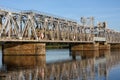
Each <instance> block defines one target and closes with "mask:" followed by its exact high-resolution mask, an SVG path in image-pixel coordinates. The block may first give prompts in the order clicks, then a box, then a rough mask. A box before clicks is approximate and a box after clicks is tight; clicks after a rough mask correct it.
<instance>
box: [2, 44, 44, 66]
mask: <svg viewBox="0 0 120 80" xmlns="http://www.w3.org/2000/svg"><path fill="white" fill-rule="evenodd" d="M2 52H3V64H5V65H7V66H9V67H11V66H16V67H19V66H24V67H27V66H29V67H30V66H35V65H44V63H45V62H46V56H45V55H46V54H45V53H46V50H45V43H16V42H15V43H4V44H3V46H2Z"/></svg>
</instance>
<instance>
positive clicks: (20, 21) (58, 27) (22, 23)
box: [0, 9, 120, 43]
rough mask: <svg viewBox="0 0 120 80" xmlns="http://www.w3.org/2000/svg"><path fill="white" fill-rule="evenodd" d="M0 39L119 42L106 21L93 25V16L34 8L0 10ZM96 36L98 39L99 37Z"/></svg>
mask: <svg viewBox="0 0 120 80" xmlns="http://www.w3.org/2000/svg"><path fill="white" fill-rule="evenodd" d="M0 28H1V29H0V40H3V41H4V40H7V39H9V40H11V41H12V40H23V41H24V40H28V41H29V40H35V41H36V40H38V41H40V40H42V41H44V40H45V41H58V42H59V41H60V42H61V41H78V42H79V41H81V42H84V41H94V40H93V38H94V37H102V38H105V40H106V41H108V42H111V43H114V42H120V41H119V40H120V32H116V31H113V30H111V29H107V23H106V22H99V23H98V25H97V26H94V18H93V17H89V18H84V17H82V18H81V24H79V23H77V22H76V21H74V20H70V19H66V18H61V17H56V16H53V15H49V14H45V13H41V12H37V11H31V10H30V11H19V12H15V11H10V10H4V9H0ZM98 39H99V38H98Z"/></svg>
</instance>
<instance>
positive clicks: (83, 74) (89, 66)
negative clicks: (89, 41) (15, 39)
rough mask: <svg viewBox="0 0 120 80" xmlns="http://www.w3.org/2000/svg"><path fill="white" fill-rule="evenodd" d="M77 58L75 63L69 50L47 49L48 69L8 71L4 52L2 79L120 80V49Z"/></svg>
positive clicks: (34, 68)
mask: <svg viewBox="0 0 120 80" xmlns="http://www.w3.org/2000/svg"><path fill="white" fill-rule="evenodd" d="M82 53H84V52H82ZM86 53H87V54H91V53H90V52H89V51H88V52H86ZM96 53H97V52H96ZM76 56H77V58H76V60H73V59H72V57H71V56H70V55H69V49H50V50H46V58H45V62H44V64H43V65H44V66H38V65H36V66H34V67H32V68H29V67H27V68H23V67H22V68H15V69H8V70H7V69H5V68H6V66H5V68H4V65H3V64H2V52H1V50H0V65H1V67H0V75H1V76H0V77H1V78H0V80H1V79H3V80H120V75H119V74H120V50H111V51H99V56H97V57H95V56H93V57H86V58H82V57H81V54H80V55H78V54H77V55H76ZM89 56H90V55H89ZM26 57H29V56H26ZM37 61H38V60H37ZM24 62H25V61H24ZM37 64H39V63H37ZM40 64H41V63H40ZM3 69H5V70H3ZM3 76H4V78H3Z"/></svg>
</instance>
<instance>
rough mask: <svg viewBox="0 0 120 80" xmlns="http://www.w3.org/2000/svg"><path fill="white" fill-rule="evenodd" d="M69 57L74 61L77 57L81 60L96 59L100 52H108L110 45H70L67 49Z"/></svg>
mask: <svg viewBox="0 0 120 80" xmlns="http://www.w3.org/2000/svg"><path fill="white" fill-rule="evenodd" d="M69 49H70V50H69V51H70V55H71V56H72V58H73V59H76V56H77V55H80V56H81V58H93V57H94V58H97V57H99V56H100V55H101V51H103V50H108V51H109V50H110V44H106V43H94V44H77V45H72V46H70V48H69Z"/></svg>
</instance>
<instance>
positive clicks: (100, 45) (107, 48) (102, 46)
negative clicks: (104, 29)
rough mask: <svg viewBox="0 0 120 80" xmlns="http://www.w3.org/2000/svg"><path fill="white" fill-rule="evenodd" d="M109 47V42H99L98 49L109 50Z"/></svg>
mask: <svg viewBox="0 0 120 80" xmlns="http://www.w3.org/2000/svg"><path fill="white" fill-rule="evenodd" d="M109 49H110V44H107V43H103V44H99V50H109Z"/></svg>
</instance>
